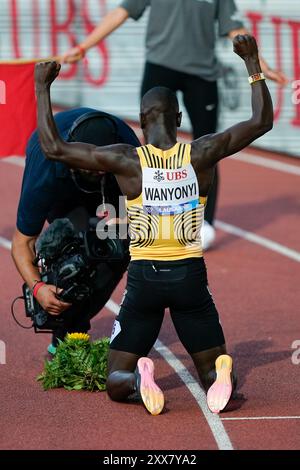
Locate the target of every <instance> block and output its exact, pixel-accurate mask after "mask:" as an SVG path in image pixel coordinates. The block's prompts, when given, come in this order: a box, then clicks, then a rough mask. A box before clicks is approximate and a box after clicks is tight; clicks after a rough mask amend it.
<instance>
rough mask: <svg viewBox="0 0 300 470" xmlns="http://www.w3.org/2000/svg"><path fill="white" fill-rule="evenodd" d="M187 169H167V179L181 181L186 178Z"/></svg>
mask: <svg viewBox="0 0 300 470" xmlns="http://www.w3.org/2000/svg"><path fill="white" fill-rule="evenodd" d="M187 176H188V174H187V170H181V171H167V180H168V181H181V180H185V179H186V178H187Z"/></svg>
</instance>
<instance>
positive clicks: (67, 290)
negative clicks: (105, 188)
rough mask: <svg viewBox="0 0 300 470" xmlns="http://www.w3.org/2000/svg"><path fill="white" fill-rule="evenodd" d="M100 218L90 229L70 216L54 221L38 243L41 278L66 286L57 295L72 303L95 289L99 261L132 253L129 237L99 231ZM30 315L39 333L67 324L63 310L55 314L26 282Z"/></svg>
mask: <svg viewBox="0 0 300 470" xmlns="http://www.w3.org/2000/svg"><path fill="white" fill-rule="evenodd" d="M96 222H99V219H95V218H94V219H91V220H90V228H89V230H87V231H86V232H80V233H76V232H75V230H74V228H73V226H72V224H71V222H70V221H69V220H68V219H58V220H56V221H54V222H53V223H52V224H51V225H50V226H49V227H48V229H47V230H46V231H45V232H44V234H43V235H42V236H41V237H40V240H39V243H38V244H37V248H38V256H37V258H36V261H35V262H36V264H37V265H38V266H39V268H40V276H41V280H42V281H43V282H45V284H51V285H54V286H57V288H59V289H62V291H61V292H60V293H59V294H57V298H58V299H59V300H61V301H63V302H68V303H71V304H74V303H78V302H83V301H84V300H86V299H87V298H88V297H89V296H90V295H91V294H92V293H93V291H94V282H93V281H94V279H95V276H96V274H97V265H98V264H99V263H103V262H121V261H122V260H124V259H125V258H126V256H128V242H127V240H120V239H119V238H118V236H117V234H115V237H114V238H110V237H109V236H108V237H105V234H104V236H102V237H101V238H99V233H98V234H97V230H96ZM23 298H24V302H25V312H26V316H27V317H29V318H31V320H32V323H33V327H34V330H35V332H36V333H42V332H44V333H46V332H47V333H49V332H52V331H53V330H55V329H57V328H58V327H60V326H63V323H64V319H63V314H61V315H58V316H55V315H51V314H49V313H48V312H46V311H45V310H43V308H42V307H41V305H40V304H39V303H38V302H37V300H36V299H35V298H34V296H33V293H32V291H31V290H30V289H29V287H28V286H27V284H23Z"/></svg>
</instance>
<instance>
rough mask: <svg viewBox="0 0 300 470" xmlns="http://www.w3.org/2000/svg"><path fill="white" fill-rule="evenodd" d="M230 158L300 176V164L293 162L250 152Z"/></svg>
mask: <svg viewBox="0 0 300 470" xmlns="http://www.w3.org/2000/svg"><path fill="white" fill-rule="evenodd" d="M228 158H230V160H238V161H239V162H244V163H250V164H251V165H256V166H262V167H264V168H268V169H271V170H276V171H281V172H282V173H289V174H290V175H296V176H300V166H297V165H292V164H291V163H284V162H280V161H278V160H273V159H271V158H265V157H259V156H258V155H253V154H252V153H250V152H240V153H238V154H236V155H232V156H230V157H228Z"/></svg>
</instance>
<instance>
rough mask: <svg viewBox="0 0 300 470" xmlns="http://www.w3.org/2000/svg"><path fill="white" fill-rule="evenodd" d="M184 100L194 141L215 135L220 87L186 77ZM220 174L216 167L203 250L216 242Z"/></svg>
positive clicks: (195, 78) (209, 198)
mask: <svg viewBox="0 0 300 470" xmlns="http://www.w3.org/2000/svg"><path fill="white" fill-rule="evenodd" d="M182 91H183V100H184V104H185V107H186V110H187V112H188V115H189V118H190V121H191V125H192V129H193V137H194V139H198V138H199V137H202V136H203V135H207V134H214V133H215V132H216V130H217V124H218V106H219V97H218V85H217V82H209V81H207V80H203V79H202V78H200V77H196V76H193V75H187V74H185V75H184V85H183V90H182ZM218 188H219V172H218V168H217V166H216V168H215V177H214V181H213V184H212V187H211V189H210V192H209V195H208V201H207V206H206V208H205V215H204V218H205V222H204V225H203V230H202V237H203V241H202V242H203V248H204V249H208V248H209V247H210V246H211V245H212V244H213V242H214V239H215V230H214V228H213V225H214V219H215V213H216V208H217V198H218Z"/></svg>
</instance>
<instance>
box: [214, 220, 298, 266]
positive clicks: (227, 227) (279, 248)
mask: <svg viewBox="0 0 300 470" xmlns="http://www.w3.org/2000/svg"><path fill="white" fill-rule="evenodd" d="M215 226H216V227H217V228H218V229H219V230H222V231H223V232H226V233H230V234H232V235H236V236H237V237H241V238H244V239H245V240H247V241H248V242H252V243H256V244H257V245H260V246H263V247H264V248H267V249H268V250H271V251H275V252H276V253H279V254H280V255H283V256H286V257H287V258H290V259H292V260H294V261H298V263H299V262H300V253H299V252H298V251H296V250H292V249H291V248H288V247H286V246H284V245H281V244H280V243H277V242H273V241H272V240H269V239H268V238H265V237H261V236H260V235H256V234H255V233H252V232H247V231H246V230H243V229H241V228H239V227H236V226H235V225H231V224H227V223H225V222H222V221H221V220H216V222H215Z"/></svg>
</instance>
